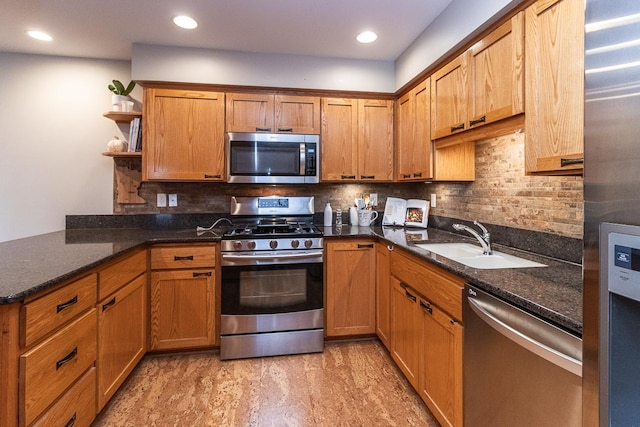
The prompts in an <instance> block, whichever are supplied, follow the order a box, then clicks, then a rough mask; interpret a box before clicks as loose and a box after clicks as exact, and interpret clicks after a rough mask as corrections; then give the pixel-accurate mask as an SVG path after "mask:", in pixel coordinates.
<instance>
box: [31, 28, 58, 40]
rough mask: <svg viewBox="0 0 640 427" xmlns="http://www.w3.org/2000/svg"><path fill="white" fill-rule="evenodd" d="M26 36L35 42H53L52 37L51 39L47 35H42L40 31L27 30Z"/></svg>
mask: <svg viewBox="0 0 640 427" xmlns="http://www.w3.org/2000/svg"><path fill="white" fill-rule="evenodd" d="M27 34H28V35H29V37H33V38H34V39H36V40H42V41H44V42H50V41H51V40H53V37H51V36H50V35H49V34H47V33H43V32H42V31H37V30H29V31H27Z"/></svg>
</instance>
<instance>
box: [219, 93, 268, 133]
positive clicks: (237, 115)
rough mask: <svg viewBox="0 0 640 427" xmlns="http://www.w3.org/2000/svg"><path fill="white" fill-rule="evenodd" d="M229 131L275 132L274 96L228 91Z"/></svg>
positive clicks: (227, 112) (227, 128) (227, 127)
mask: <svg viewBox="0 0 640 427" xmlns="http://www.w3.org/2000/svg"><path fill="white" fill-rule="evenodd" d="M226 104H227V109H226V114H227V126H226V130H227V132H274V126H273V124H274V122H273V107H274V96H273V95H266V94H256V93H227V103H226Z"/></svg>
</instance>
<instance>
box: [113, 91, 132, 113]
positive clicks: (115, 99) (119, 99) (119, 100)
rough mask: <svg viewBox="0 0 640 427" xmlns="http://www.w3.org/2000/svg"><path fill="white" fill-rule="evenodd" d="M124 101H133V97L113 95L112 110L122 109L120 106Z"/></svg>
mask: <svg viewBox="0 0 640 427" xmlns="http://www.w3.org/2000/svg"><path fill="white" fill-rule="evenodd" d="M124 101H131V98H129V97H128V96H126V95H116V94H113V95H111V111H122V109H121V107H120V106H121V103H122V102H124Z"/></svg>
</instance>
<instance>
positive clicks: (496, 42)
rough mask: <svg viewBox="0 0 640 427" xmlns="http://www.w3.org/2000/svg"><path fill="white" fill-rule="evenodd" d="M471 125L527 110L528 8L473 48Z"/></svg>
mask: <svg viewBox="0 0 640 427" xmlns="http://www.w3.org/2000/svg"><path fill="white" fill-rule="evenodd" d="M468 66H469V127H470V128H473V127H478V126H481V125H484V124H487V123H492V122H495V121H498V120H501V119H504V118H507V117H510V116H513V115H516V114H520V113H522V112H524V12H520V13H518V14H517V15H515V16H514V17H513V18H511V19H510V20H509V21H507V22H506V23H504V24H503V25H501V26H500V27H498V28H497V29H495V30H494V31H492V32H491V34H489V35H488V36H487V37H485V38H483V39H482V40H480V41H479V42H478V43H476V44H475V45H473V46H472V47H471V49H469V64H468Z"/></svg>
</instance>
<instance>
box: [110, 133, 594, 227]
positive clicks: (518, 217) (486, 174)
mask: <svg viewBox="0 0 640 427" xmlns="http://www.w3.org/2000/svg"><path fill="white" fill-rule="evenodd" d="M157 193H167V194H172V193H175V194H177V195H178V207H177V208H158V207H156V194H157ZM361 193H377V194H378V200H379V205H378V207H377V209H378V210H380V211H381V210H383V209H384V204H385V202H386V198H387V197H389V196H392V197H401V198H421V199H426V200H429V195H430V194H431V193H435V194H436V195H437V198H438V200H437V202H438V203H437V206H436V207H435V208H432V212H433V214H434V215H439V216H443V217H450V218H460V219H464V220H474V219H476V220H478V221H481V222H486V223H488V224H496V225H502V226H507V227H513V228H520V229H525V230H533V231H541V232H546V233H553V234H558V235H561V236H567V237H574V238H582V219H583V216H582V201H583V187H582V177H570V176H569V177H567V176H560V177H538V176H533V177H532V176H526V175H525V174H524V133H516V134H510V135H506V136H503V137H500V138H493V139H489V140H486V141H480V142H477V143H476V180H475V181H474V182H472V183H427V184H424V183H402V184H399V183H391V184H372V183H365V184H317V185H288V186H285V185H278V186H275V185H245V184H221V183H175V182H144V183H142V185H141V187H140V190H139V194H140V196H141V197H142V198H143V199H145V200H146V201H147V203H145V204H139V205H128V204H126V205H125V204H117V203H115V202H114V213H116V214H141V213H204V212H213V213H227V212H229V209H230V198H231V196H256V195H260V196H263V195H264V196H270V195H293V196H296V195H313V196H315V197H316V203H315V208H316V212H321V211H322V209H323V208H324V204H325V203H326V202H327V201H329V202H330V203H331V206H332V207H333V208H334V209H337V208H342V209H346V208H348V207H349V206H351V205H352V204H353V199H354V198H356V197H358V196H359V195H360V194H361Z"/></svg>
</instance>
